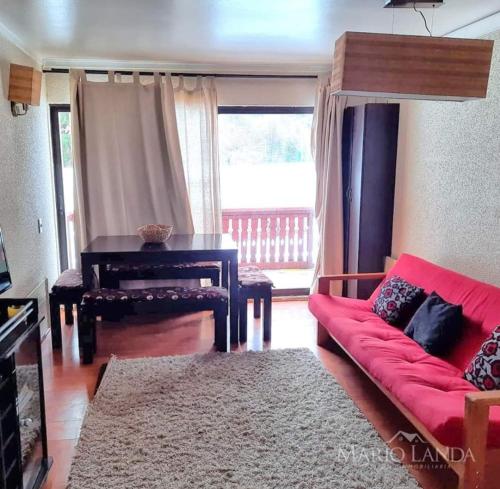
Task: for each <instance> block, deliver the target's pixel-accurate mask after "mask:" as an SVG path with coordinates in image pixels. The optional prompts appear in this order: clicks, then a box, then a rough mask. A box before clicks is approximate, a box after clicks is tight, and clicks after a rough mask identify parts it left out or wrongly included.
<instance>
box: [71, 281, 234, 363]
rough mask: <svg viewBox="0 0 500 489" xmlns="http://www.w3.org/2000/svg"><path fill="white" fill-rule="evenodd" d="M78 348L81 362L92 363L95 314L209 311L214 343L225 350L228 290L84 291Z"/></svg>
mask: <svg viewBox="0 0 500 489" xmlns="http://www.w3.org/2000/svg"><path fill="white" fill-rule="evenodd" d="M79 309H80V311H79V318H80V323H79V328H80V347H81V349H82V360H83V363H85V364H88V363H92V361H93V357H94V353H95V351H96V317H97V316H105V315H111V316H116V315H120V316H125V315H128V314H150V313H171V312H175V313H177V312H184V313H192V312H198V311H212V312H213V314H214V322H215V346H216V349H217V350H218V351H228V333H227V315H228V292H227V289H225V288H222V287H197V288H189V287H155V288H146V289H108V288H101V289H94V290H90V291H88V292H85V293H84V294H83V297H82V302H81V304H80V306H79Z"/></svg>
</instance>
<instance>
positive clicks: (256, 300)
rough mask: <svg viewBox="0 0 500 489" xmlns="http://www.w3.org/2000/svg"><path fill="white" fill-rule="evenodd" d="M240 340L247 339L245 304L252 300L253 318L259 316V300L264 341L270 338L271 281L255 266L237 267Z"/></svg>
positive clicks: (244, 340)
mask: <svg viewBox="0 0 500 489" xmlns="http://www.w3.org/2000/svg"><path fill="white" fill-rule="evenodd" d="M238 284H239V316H240V318H239V319H240V341H241V342H243V343H244V342H246V340H247V304H248V299H252V300H253V304H254V310H253V311H254V313H253V315H254V318H260V312H261V301H262V303H263V308H264V320H263V323H264V324H263V326H264V327H263V330H264V341H269V340H270V339H271V315H272V288H273V281H272V280H271V279H270V278H269V277H268V276H267V275H266V274H265V273H264V272H262V271H261V270H260V268H258V267H256V266H240V267H238Z"/></svg>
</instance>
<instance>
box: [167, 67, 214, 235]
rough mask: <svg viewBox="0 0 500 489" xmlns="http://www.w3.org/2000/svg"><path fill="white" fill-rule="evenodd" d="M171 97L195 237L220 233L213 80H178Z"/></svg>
mask: <svg viewBox="0 0 500 489" xmlns="http://www.w3.org/2000/svg"><path fill="white" fill-rule="evenodd" d="M174 96H175V109H176V113H177V126H178V131H179V141H180V145H181V151H182V161H183V164H184V173H185V175H186V182H187V188H188V192H189V200H190V203H191V212H192V214H193V221H194V229H195V231H196V232H198V233H220V232H221V230H222V211H221V202H220V172H219V150H218V145H217V141H218V132H217V91H216V88H215V81H214V78H213V77H196V78H194V79H193V78H192V77H187V78H184V77H182V76H181V77H179V79H178V85H177V86H176V88H175V89H174Z"/></svg>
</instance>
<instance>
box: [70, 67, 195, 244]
mask: <svg viewBox="0 0 500 489" xmlns="http://www.w3.org/2000/svg"><path fill="white" fill-rule="evenodd" d="M70 82H71V117H72V138H73V157H74V166H75V234H76V242H77V244H76V247H77V253H79V251H80V250H81V249H82V248H83V247H84V246H86V244H87V243H88V242H89V241H90V240H92V239H94V238H95V237H97V236H99V235H113V234H135V232H136V229H137V227H139V226H141V225H143V224H147V223H165V224H173V225H174V232H176V233H192V232H193V229H194V228H193V220H192V216H191V210H190V204H189V197H188V191H187V188H186V180H185V176H184V169H183V165H182V156H181V150H180V146H179V137H178V132H177V123H176V115H175V104H174V94H173V87H172V82H171V79H170V77H169V76H167V77H164V78H163V79H162V78H161V77H160V76H159V74H155V76H154V81H153V82H152V83H151V82H150V83H148V84H147V85H143V84H141V82H140V79H139V76H138V74H134V77H133V80H132V81H131V82H130V81H129V82H123V83H118V82H115V76H114V73H111V72H110V73H109V77H108V81H107V82H93V81H88V80H87V79H86V76H85V73H84V72H83V71H81V70H76V71H74V70H72V71H71V72H70Z"/></svg>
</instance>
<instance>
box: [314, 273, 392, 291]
mask: <svg viewBox="0 0 500 489" xmlns="http://www.w3.org/2000/svg"><path fill="white" fill-rule="evenodd" d="M385 276H386V274H385V272H374V273H341V274H338V275H324V276H323V277H319V279H318V293H320V294H324V295H329V294H330V282H333V281H334V280H342V281H344V280H379V279H383V278H385Z"/></svg>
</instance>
